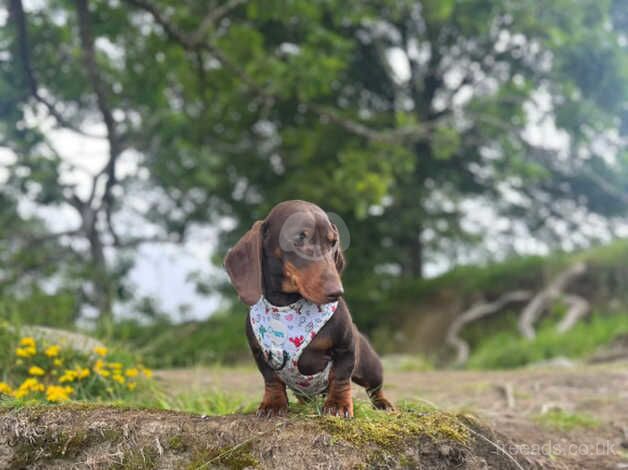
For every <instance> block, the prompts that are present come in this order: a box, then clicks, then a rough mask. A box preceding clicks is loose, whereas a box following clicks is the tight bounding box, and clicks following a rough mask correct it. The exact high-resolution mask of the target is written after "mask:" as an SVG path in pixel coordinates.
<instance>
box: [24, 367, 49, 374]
mask: <svg viewBox="0 0 628 470" xmlns="http://www.w3.org/2000/svg"><path fill="white" fill-rule="evenodd" d="M28 373H29V374H30V375H38V376H41V375H45V374H46V371H45V370H44V369H42V368H41V367H37V366H31V368H30V369H28Z"/></svg>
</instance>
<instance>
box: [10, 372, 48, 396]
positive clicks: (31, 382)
mask: <svg viewBox="0 0 628 470" xmlns="http://www.w3.org/2000/svg"><path fill="white" fill-rule="evenodd" d="M44 390H45V387H44V386H43V385H42V384H41V383H39V380H37V379H36V378H34V377H31V378H29V379H26V380H25V381H24V382H22V385H20V386H19V388H18V389H17V390H16V391H14V392H13V396H14V397H15V398H24V397H25V396H27V395H28V394H29V393H31V392H43V391H44Z"/></svg>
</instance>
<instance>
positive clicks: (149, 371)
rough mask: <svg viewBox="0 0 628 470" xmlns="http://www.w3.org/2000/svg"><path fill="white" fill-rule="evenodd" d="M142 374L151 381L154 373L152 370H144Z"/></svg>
mask: <svg viewBox="0 0 628 470" xmlns="http://www.w3.org/2000/svg"><path fill="white" fill-rule="evenodd" d="M142 372H144V377H146V378H147V379H150V378H151V377H152V376H153V371H152V370H150V369H146V368H142Z"/></svg>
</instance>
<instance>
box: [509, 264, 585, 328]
mask: <svg viewBox="0 0 628 470" xmlns="http://www.w3.org/2000/svg"><path fill="white" fill-rule="evenodd" d="M586 269H587V266H586V264H584V263H582V262H579V263H576V264H574V265H573V266H570V267H569V268H568V269H566V270H565V271H563V272H562V273H560V274H559V275H558V276H557V277H556V279H554V280H553V281H552V282H550V284H549V285H548V286H547V287H546V288H545V289H543V290H542V291H541V292H539V293H538V294H537V295H536V296H535V297H534V298H533V299H532V300H531V301H530V303H529V304H528V305H527V306H526V308H525V309H524V310H523V312H521V316H520V317H519V322H518V328H519V331H520V332H521V334H522V335H523V336H524V337H525V338H527V339H534V338H535V336H536V331H535V330H534V323H535V322H536V321H537V320H538V318H539V317H540V316H541V314H542V313H543V311H544V310H545V309H546V308H547V304H548V303H549V302H550V301H552V300H554V299H556V298H557V297H560V296H561V295H562V293H563V290H565V287H566V286H567V284H568V283H569V282H571V281H572V280H573V279H574V278H576V277H578V276H580V275H582V274H584V272H585V271H586Z"/></svg>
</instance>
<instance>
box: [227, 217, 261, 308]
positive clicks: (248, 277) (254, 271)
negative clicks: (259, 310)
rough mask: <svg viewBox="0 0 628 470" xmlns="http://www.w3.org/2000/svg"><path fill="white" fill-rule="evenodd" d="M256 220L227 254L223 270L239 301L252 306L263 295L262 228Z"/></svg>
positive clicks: (259, 221)
mask: <svg viewBox="0 0 628 470" xmlns="http://www.w3.org/2000/svg"><path fill="white" fill-rule="evenodd" d="M263 225H264V222H263V221H261V220H258V221H257V222H255V223H254V224H253V227H251V229H250V230H249V231H248V232H246V233H245V234H244V235H243V236H242V238H240V240H239V241H238V243H236V244H235V246H234V247H233V248H231V249H230V250H229V251H228V252H227V256H226V257H225V268H226V270H227V274H229V278H230V279H231V283H232V284H233V287H235V290H236V291H237V292H238V296H239V297H240V300H242V302H244V303H245V304H247V305H254V304H255V303H257V301H258V300H259V298H260V297H261V296H262V294H263V288H262V236H263V234H262V227H263Z"/></svg>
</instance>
